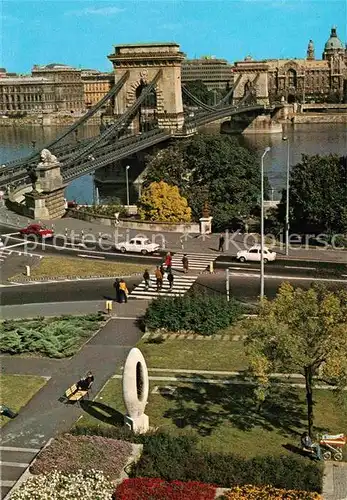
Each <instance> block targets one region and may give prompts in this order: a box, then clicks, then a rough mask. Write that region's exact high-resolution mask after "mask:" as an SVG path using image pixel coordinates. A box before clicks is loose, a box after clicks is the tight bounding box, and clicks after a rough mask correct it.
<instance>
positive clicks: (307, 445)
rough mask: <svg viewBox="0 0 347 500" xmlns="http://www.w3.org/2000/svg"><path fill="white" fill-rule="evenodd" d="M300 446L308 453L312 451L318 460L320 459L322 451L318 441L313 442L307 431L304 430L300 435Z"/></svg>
mask: <svg viewBox="0 0 347 500" xmlns="http://www.w3.org/2000/svg"><path fill="white" fill-rule="evenodd" d="M301 446H302V448H303V449H304V450H306V451H308V452H309V453H313V454H314V455H315V456H316V458H317V459H318V460H322V451H321V447H320V446H319V444H318V443H313V442H312V439H311V437H310V435H309V433H308V432H304V433H303V434H302V436H301Z"/></svg>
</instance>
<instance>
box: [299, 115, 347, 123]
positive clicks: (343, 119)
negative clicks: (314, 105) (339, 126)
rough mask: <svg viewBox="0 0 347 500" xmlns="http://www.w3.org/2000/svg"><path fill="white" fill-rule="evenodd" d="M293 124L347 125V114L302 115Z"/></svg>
mask: <svg viewBox="0 0 347 500" xmlns="http://www.w3.org/2000/svg"><path fill="white" fill-rule="evenodd" d="M292 121H293V123H347V113H334V114H333V113H300V114H297V115H295V116H293V118H292Z"/></svg>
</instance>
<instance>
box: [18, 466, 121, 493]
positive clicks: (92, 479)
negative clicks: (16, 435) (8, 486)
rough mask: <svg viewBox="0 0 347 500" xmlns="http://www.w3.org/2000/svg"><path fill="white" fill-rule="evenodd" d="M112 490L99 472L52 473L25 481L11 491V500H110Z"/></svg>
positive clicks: (106, 479)
mask: <svg viewBox="0 0 347 500" xmlns="http://www.w3.org/2000/svg"><path fill="white" fill-rule="evenodd" d="M112 490H114V486H113V483H112V482H111V481H110V480H109V478H108V477H105V476H104V474H103V473H102V472H100V471H95V470H91V471H88V472H86V473H83V472H82V471H81V470H80V471H78V472H77V473H76V474H63V473H61V472H59V471H53V472H50V473H49V474H47V475H46V474H40V475H38V476H32V477H30V478H29V479H27V480H26V481H25V482H24V483H23V484H21V485H20V487H19V488H18V489H16V490H14V491H13V493H12V494H11V500H48V499H49V500H62V499H64V500H76V499H77V498H81V499H83V500H112Z"/></svg>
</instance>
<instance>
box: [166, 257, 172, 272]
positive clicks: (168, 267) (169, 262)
mask: <svg viewBox="0 0 347 500" xmlns="http://www.w3.org/2000/svg"><path fill="white" fill-rule="evenodd" d="M165 266H166V272H167V273H168V274H171V267H172V256H171V253H170V252H168V253H167V254H166V258H165Z"/></svg>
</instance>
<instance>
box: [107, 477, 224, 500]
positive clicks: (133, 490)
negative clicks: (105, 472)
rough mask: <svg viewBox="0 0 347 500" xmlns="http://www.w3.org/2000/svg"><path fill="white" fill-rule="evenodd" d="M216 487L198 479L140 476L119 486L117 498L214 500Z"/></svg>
mask: <svg viewBox="0 0 347 500" xmlns="http://www.w3.org/2000/svg"><path fill="white" fill-rule="evenodd" d="M215 496H216V488H215V486H212V485H211V484H204V483H199V482H198V481H189V482H186V483H184V482H182V481H170V482H168V481H164V480H163V479H157V478H145V477H143V478H142V477H139V478H135V479H125V480H124V481H123V482H122V483H121V484H120V485H119V486H118V488H117V490H116V492H115V494H114V497H113V498H114V499H117V500H129V499H130V498H131V500H214V498H215Z"/></svg>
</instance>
